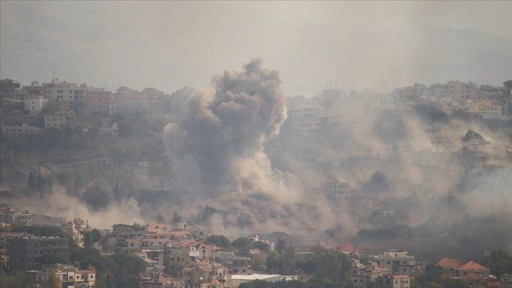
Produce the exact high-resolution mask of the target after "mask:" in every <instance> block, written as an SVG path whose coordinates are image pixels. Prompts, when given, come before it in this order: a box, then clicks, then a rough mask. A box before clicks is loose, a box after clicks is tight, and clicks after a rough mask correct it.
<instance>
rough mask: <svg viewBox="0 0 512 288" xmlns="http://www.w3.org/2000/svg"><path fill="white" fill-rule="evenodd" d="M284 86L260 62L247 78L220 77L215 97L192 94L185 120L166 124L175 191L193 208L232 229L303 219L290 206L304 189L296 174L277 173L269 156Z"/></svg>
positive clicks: (282, 114) (282, 111)
mask: <svg viewBox="0 0 512 288" xmlns="http://www.w3.org/2000/svg"><path fill="white" fill-rule="evenodd" d="M280 84H281V80H280V79H279V76H278V73H277V72H276V71H272V70H269V69H266V68H264V67H263V66H262V62H261V60H259V59H254V60H252V61H251V62H249V63H248V64H247V65H245V66H244V67H243V69H242V70H241V71H226V72H224V74H222V75H219V76H216V77H214V79H213V85H214V91H210V90H197V91H194V92H193V93H192V95H191V96H190V98H189V99H188V107H187V108H188V110H187V112H186V116H185V118H184V119H182V120H181V121H180V122H178V123H170V124H168V125H166V127H165V128H164V136H163V138H164V143H165V148H166V154H167V156H168V157H169V159H170V166H171V171H170V185H171V186H172V187H173V188H172V189H173V190H174V191H176V193H180V194H183V196H184V199H185V202H189V203H190V204H188V205H193V203H197V204H202V205H203V206H204V205H206V204H207V205H208V206H210V207H214V208H215V209H218V210H219V211H217V214H221V215H224V217H223V218H222V221H223V222H224V224H226V225H228V226H229V225H235V226H239V227H246V226H250V227H252V226H253V225H260V224H261V225H268V223H266V222H267V220H269V219H272V218H281V219H284V218H288V219H287V221H289V220H290V219H292V218H293V217H295V216H297V215H293V214H294V213H295V212H296V211H294V209H291V208H290V207H289V206H288V205H293V203H294V202H295V201H296V200H298V198H297V197H298V195H299V193H300V190H301V188H300V187H299V186H294V184H292V183H293V177H292V176H291V175H286V173H282V172H279V171H275V170H274V169H273V168H272V166H271V163H270V161H269V159H268V157H267V155H266V154H265V151H264V144H265V143H266V142H267V141H268V140H269V139H270V138H271V137H273V136H275V135H276V134H278V132H279V127H280V126H281V124H282V123H283V122H284V121H285V119H286V106H285V94H284V92H283V91H282V90H281V88H280ZM276 201H277V202H276ZM277 203H279V205H278V204H277ZM269 205H270V207H269ZM282 224H284V223H281V225H282ZM272 225H274V226H275V228H277V226H279V225H280V224H272ZM284 226H285V225H283V227H284Z"/></svg>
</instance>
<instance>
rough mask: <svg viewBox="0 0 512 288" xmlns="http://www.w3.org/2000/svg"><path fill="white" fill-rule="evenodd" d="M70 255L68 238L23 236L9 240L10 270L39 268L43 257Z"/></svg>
mask: <svg viewBox="0 0 512 288" xmlns="http://www.w3.org/2000/svg"><path fill="white" fill-rule="evenodd" d="M50 254H59V255H67V254H69V240H68V238H59V237H35V236H23V237H20V238H12V239H9V252H8V256H9V262H8V266H9V268H11V269H13V270H15V269H16V270H29V269H33V268H35V267H37V266H39V259H40V258H41V256H44V255H50Z"/></svg>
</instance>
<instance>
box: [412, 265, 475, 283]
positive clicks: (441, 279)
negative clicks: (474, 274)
mask: <svg viewBox="0 0 512 288" xmlns="http://www.w3.org/2000/svg"><path fill="white" fill-rule="evenodd" d="M443 272H444V271H443V268H441V267H440V266H437V265H433V264H431V265H428V266H427V267H426V269H425V273H424V274H422V275H419V276H417V277H415V278H414V284H415V285H414V287H419V288H434V287H446V288H464V287H465V285H464V282H463V281H462V280H461V279H451V278H450V277H449V276H447V275H444V274H443Z"/></svg>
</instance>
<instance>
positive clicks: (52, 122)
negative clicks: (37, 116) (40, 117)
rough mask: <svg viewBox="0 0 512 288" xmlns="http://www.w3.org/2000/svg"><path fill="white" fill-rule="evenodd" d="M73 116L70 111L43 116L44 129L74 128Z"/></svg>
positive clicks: (73, 113)
mask: <svg viewBox="0 0 512 288" xmlns="http://www.w3.org/2000/svg"><path fill="white" fill-rule="evenodd" d="M75 115H76V114H75V112H73V111H72V110H61V111H57V112H56V113H55V114H52V115H44V128H58V129H63V128H66V127H74V126H75Z"/></svg>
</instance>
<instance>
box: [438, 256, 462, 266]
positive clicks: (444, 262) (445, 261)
mask: <svg viewBox="0 0 512 288" xmlns="http://www.w3.org/2000/svg"><path fill="white" fill-rule="evenodd" d="M436 265H437V266H441V267H442V268H444V269H450V268H459V267H460V266H462V263H461V262H460V261H459V260H457V259H454V258H448V257H444V258H443V259H441V260H439V262H437V264H436Z"/></svg>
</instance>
